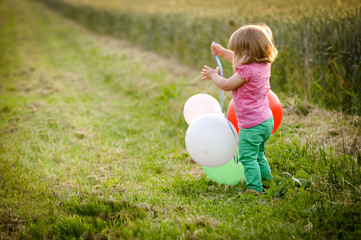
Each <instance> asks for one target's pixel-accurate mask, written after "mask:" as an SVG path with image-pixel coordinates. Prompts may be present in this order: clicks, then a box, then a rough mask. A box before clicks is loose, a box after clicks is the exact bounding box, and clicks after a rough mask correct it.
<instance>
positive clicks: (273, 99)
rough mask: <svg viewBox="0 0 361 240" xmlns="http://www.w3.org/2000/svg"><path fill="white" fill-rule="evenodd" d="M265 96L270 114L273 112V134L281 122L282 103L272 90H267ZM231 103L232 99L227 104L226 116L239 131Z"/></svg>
mask: <svg viewBox="0 0 361 240" xmlns="http://www.w3.org/2000/svg"><path fill="white" fill-rule="evenodd" d="M267 98H268V101H269V106H270V108H271V111H272V114H273V121H274V126H273V130H272V134H273V133H274V132H275V131H276V130H277V129H278V127H279V126H280V125H281V122H282V117H283V111H282V104H281V102H280V100H279V99H278V97H277V95H276V94H275V93H274V92H273V91H272V90H269V92H268V93H267ZM233 104H234V102H233V99H232V100H231V102H230V103H229V105H228V110H227V118H228V120H229V121H230V122H231V123H232V124H233V126H234V127H235V128H236V130H237V132H239V129H238V120H237V117H236V113H235V111H234V105H233Z"/></svg>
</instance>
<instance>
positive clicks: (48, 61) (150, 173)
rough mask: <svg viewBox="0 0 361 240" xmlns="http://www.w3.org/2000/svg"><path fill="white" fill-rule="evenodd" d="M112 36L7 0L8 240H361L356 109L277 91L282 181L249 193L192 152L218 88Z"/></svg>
mask: <svg viewBox="0 0 361 240" xmlns="http://www.w3.org/2000/svg"><path fill="white" fill-rule="evenodd" d="M49 3H50V2H49ZM53 3H57V4H58V2H53ZM62 6H68V5H62ZM61 9H63V8H60V7H59V11H61ZM69 9H71V8H70V5H69ZM74 9H75V8H74ZM89 11H90V10H89ZM91 11H93V10H91ZM86 12H87V11H84V13H86ZM62 14H64V12H62ZM80 16H84V15H79V16H78V17H80ZM99 29H100V27H99ZM99 29H98V30H99ZM93 30H94V29H93ZM104 33H106V32H103V31H100V30H99V31H90V30H88V29H86V28H84V26H83V25H82V24H79V23H78V22H75V21H72V20H69V19H68V18H65V17H64V16H62V15H59V14H58V13H57V12H56V11H53V10H52V9H49V8H47V7H46V6H45V5H43V4H40V3H39V2H38V1H30V0H0V239H358V238H360V236H361V201H360V200H361V199H360V198H361V168H360V163H361V152H360V149H361V132H360V127H361V124H360V120H361V119H360V117H359V116H357V115H346V114H344V113H343V112H340V111H336V110H326V109H324V108H320V107H318V106H316V105H311V104H309V103H307V102H305V101H304V98H302V97H300V96H298V95H297V96H292V94H290V95H289V94H288V92H282V91H276V90H275V92H276V93H277V95H278V96H279V97H280V99H281V102H282V104H283V107H284V119H283V122H282V124H281V126H280V128H279V129H278V130H277V132H275V134H274V135H273V136H272V137H271V139H270V141H269V143H268V147H267V150H266V151H267V158H268V160H269V162H270V165H271V168H272V171H273V174H274V181H273V182H272V183H271V184H270V186H269V189H268V191H267V193H266V194H262V195H259V196H254V195H249V194H246V193H245V185H244V183H243V182H240V183H239V184H237V185H234V186H227V185H220V184H217V183H216V182H213V181H212V180H210V179H208V178H207V176H206V175H205V173H204V171H203V170H202V168H201V166H199V165H198V164H196V163H195V162H194V161H193V160H192V159H191V158H190V157H189V155H188V153H187V151H186V149H185V145H184V135H185V132H186V130H187V127H188V126H187V124H186V122H185V121H184V119H183V114H182V111H183V105H184V103H185V102H186V100H187V99H188V98H189V97H191V96H192V95H194V94H197V93H200V92H203V93H208V94H210V95H212V96H214V97H216V98H217V99H218V100H219V91H218V89H216V88H215V87H214V86H212V85H211V84H209V82H202V81H200V73H199V72H200V69H199V68H197V67H196V68H195V67H192V66H191V65H192V64H188V63H187V64H185V63H184V62H181V61H180V60H179V59H177V58H176V57H177V56H173V55H172V57H164V56H161V55H158V54H156V53H154V52H153V51H149V50H145V49H144V48H140V47H137V46H136V42H132V43H129V42H128V41H122V40H119V39H116V38H113V37H111V36H109V34H108V35H105V34H104ZM137 36H140V35H139V34H138V35H137ZM152 50H153V49H152ZM201 51H204V52H206V51H207V54H208V55H209V54H210V53H209V46H207V47H206V48H205V49H204V50H201ZM204 54H205V53H204ZM181 60H182V59H181ZM183 60H184V59H183ZM183 60H182V61H183ZM207 61H209V62H210V63H213V64H215V63H214V60H213V62H212V58H211V56H210V57H209V59H208V60H207ZM202 64H203V63H202ZM224 67H226V68H228V71H230V70H231V66H229V65H226V64H225V65H224ZM272 78H281V77H280V76H279V73H278V72H277V71H276V72H275V73H273V75H272ZM272 87H273V86H272ZM229 100H230V95H229V94H228V95H227V98H226V101H227V102H229Z"/></svg>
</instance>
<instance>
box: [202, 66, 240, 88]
mask: <svg viewBox="0 0 361 240" xmlns="http://www.w3.org/2000/svg"><path fill="white" fill-rule="evenodd" d="M218 70H219V67H216V68H215V69H213V68H210V67H208V66H206V65H204V68H203V69H202V72H201V74H202V75H203V76H204V77H202V80H206V79H210V80H212V81H213V83H214V84H215V85H216V86H217V87H218V88H220V89H222V90H224V91H232V90H234V89H236V88H238V87H240V86H241V85H243V84H244V83H245V82H246V80H245V79H244V78H242V77H241V75H239V73H234V74H233V75H232V76H231V77H230V78H228V79H227V78H223V77H221V76H219V75H218Z"/></svg>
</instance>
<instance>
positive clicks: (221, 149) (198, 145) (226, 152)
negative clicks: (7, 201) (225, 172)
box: [185, 114, 238, 167]
mask: <svg viewBox="0 0 361 240" xmlns="http://www.w3.org/2000/svg"><path fill="white" fill-rule="evenodd" d="M232 131H233V132H232ZM185 143H186V148H187V151H188V153H189V155H190V156H191V158H192V159H193V160H194V161H196V162H197V163H199V164H200V165H202V166H206V167H218V166H222V165H223V164H226V163H227V162H229V159H231V158H232V157H233V156H234V155H235V153H236V151H237V147H238V135H237V131H236V129H235V128H234V126H233V125H232V124H231V123H230V122H229V121H228V120H227V119H226V117H225V116H222V115H220V114H205V115H203V116H201V117H199V118H197V119H196V120H195V121H193V122H192V124H191V125H190V126H189V127H188V130H187V132H186V137H185Z"/></svg>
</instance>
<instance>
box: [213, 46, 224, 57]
mask: <svg viewBox="0 0 361 240" xmlns="http://www.w3.org/2000/svg"><path fill="white" fill-rule="evenodd" d="M224 50H225V48H224V47H222V46H221V45H220V44H218V43H214V44H211V51H212V54H213V55H218V56H223V53H224Z"/></svg>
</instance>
